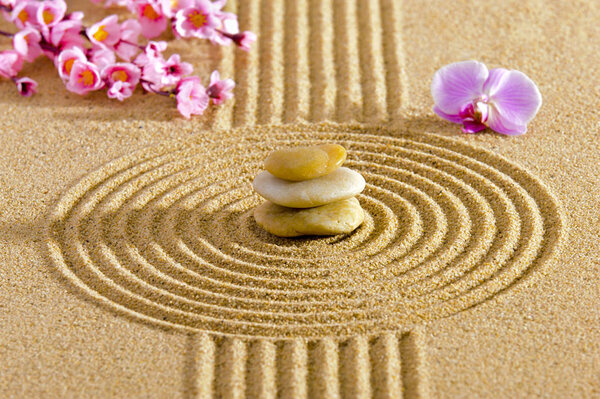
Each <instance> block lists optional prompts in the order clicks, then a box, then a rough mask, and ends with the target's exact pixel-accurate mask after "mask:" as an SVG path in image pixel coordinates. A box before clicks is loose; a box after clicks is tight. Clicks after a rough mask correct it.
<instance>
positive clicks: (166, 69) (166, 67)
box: [155, 54, 194, 86]
mask: <svg viewBox="0 0 600 399" xmlns="http://www.w3.org/2000/svg"><path fill="white" fill-rule="evenodd" d="M155 67H157V68H160V69H159V73H161V75H162V77H161V83H162V85H163V86H172V85H175V84H177V83H179V81H180V80H181V78H183V77H184V76H186V75H189V74H190V73H192V72H193V71H194V67H193V66H192V64H190V63H187V62H181V57H180V56H179V54H173V55H172V56H170V57H169V59H168V60H166V61H163V63H162V65H160V64H156V66H155ZM161 69H162V70H161Z"/></svg>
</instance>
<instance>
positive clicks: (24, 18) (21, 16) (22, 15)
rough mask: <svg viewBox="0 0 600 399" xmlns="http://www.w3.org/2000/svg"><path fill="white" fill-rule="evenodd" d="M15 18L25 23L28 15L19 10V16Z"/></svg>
mask: <svg viewBox="0 0 600 399" xmlns="http://www.w3.org/2000/svg"><path fill="white" fill-rule="evenodd" d="M17 18H19V19H20V20H21V22H23V23H25V22H27V21H28V20H29V14H27V11H25V10H21V12H20V13H19V15H17Z"/></svg>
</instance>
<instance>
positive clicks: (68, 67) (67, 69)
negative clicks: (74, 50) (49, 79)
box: [65, 58, 75, 74]
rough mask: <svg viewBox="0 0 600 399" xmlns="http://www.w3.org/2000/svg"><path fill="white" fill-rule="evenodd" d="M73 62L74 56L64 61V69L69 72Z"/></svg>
mask: <svg viewBox="0 0 600 399" xmlns="http://www.w3.org/2000/svg"><path fill="white" fill-rule="evenodd" d="M74 62H75V58H71V59H69V60H66V61H65V71H66V72H67V73H68V74H70V73H71V68H73V63H74Z"/></svg>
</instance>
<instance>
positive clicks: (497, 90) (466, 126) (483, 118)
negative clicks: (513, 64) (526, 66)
mask: <svg viewBox="0 0 600 399" xmlns="http://www.w3.org/2000/svg"><path fill="white" fill-rule="evenodd" d="M431 94H432V96H433V100H434V102H435V106H434V107H433V110H434V112H435V113H436V114H438V115H439V116H441V117H442V118H444V119H446V120H448V121H450V122H454V123H461V124H462V125H463V128H462V131H463V132H465V133H476V132H479V131H481V130H483V129H485V128H486V127H489V128H490V129H492V130H494V131H496V132H498V133H502V134H507V135H520V134H523V133H525V132H526V131H527V124H528V123H529V122H530V121H531V120H532V119H533V117H534V116H535V114H536V113H537V111H538V110H539V109H540V106H541V104H542V96H541V94H540V92H539V90H538V88H537V86H536V85H535V83H534V82H533V81H532V80H531V79H529V78H528V77H527V76H526V75H525V74H524V73H522V72H519V71H514V70H511V71H509V70H507V69H503V68H496V69H492V70H489V71H488V69H487V67H486V66H485V65H484V64H482V63H480V62H477V61H464V62H457V63H454V64H450V65H446V66H445V67H443V68H441V69H439V70H438V71H437V72H436V73H435V75H434V77H433V82H432V84H431Z"/></svg>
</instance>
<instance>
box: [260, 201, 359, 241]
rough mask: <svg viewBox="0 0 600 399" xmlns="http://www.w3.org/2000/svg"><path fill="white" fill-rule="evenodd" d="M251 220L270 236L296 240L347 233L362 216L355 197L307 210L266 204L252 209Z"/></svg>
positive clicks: (357, 223) (357, 224)
mask: <svg viewBox="0 0 600 399" xmlns="http://www.w3.org/2000/svg"><path fill="white" fill-rule="evenodd" d="M254 219H255V220H256V223H258V225H259V226H261V227H262V228H263V229H265V230H266V231H268V232H269V233H271V234H274V235H276V236H279V237H297V236H303V235H335V234H344V233H350V232H352V231H354V230H355V229H356V228H357V227H358V226H360V225H361V224H362V222H363V221H364V219H365V214H364V211H363V209H362V208H361V207H360V203H359V202H358V200H357V199H356V198H348V199H344V200H341V201H336V202H332V203H330V204H327V205H323V206H319V207H315V208H309V209H294V208H286V207H283V206H279V205H276V204H274V203H272V202H269V201H267V202H265V203H263V204H261V205H259V206H257V207H256V208H255V209H254Z"/></svg>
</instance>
